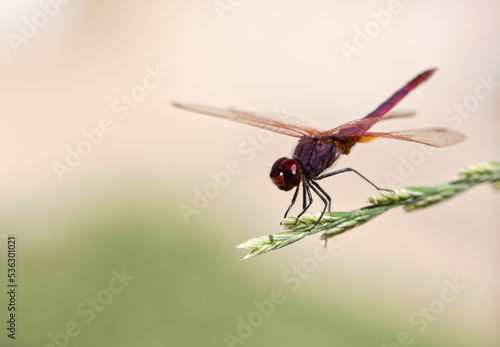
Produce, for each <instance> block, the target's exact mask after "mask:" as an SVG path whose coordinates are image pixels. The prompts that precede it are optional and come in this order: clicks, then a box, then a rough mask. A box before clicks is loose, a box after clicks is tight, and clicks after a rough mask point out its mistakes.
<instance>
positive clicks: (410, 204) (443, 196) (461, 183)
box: [236, 161, 500, 259]
mask: <svg viewBox="0 0 500 347" xmlns="http://www.w3.org/2000/svg"><path fill="white" fill-rule="evenodd" d="M485 182H490V183H492V186H493V188H494V189H500V163H497V162H491V161H490V162H485V163H480V164H476V165H470V166H467V167H465V168H463V169H462V170H460V172H459V173H458V174H457V175H456V177H455V180H454V181H452V182H449V183H443V184H440V185H437V186H433V187H407V188H401V189H396V190H395V191H384V192H381V193H378V194H375V195H373V196H371V197H369V198H368V202H369V203H370V204H371V205H369V206H365V207H362V208H359V209H357V210H353V211H349V212H325V214H324V215H323V217H322V218H321V220H320V221H319V222H318V218H319V217H320V215H321V214H320V213H305V214H303V215H302V216H301V217H300V218H299V219H298V220H297V218H296V217H288V218H286V219H284V220H283V222H282V224H283V226H284V229H285V231H284V232H281V233H276V234H271V235H267V236H261V237H258V238H255V239H251V240H248V241H247V242H244V243H242V244H240V245H238V246H236V247H237V248H245V249H248V250H250V253H249V254H247V255H246V256H245V258H243V259H248V258H251V257H255V256H257V255H260V254H263V253H267V252H269V251H272V250H276V249H279V248H282V247H285V246H288V245H289V244H291V243H294V242H296V241H299V240H301V239H303V238H304V237H306V236H308V235H312V234H315V233H318V232H320V231H324V233H323V235H321V239H323V240H326V239H329V238H331V237H333V236H335V235H338V234H342V233H343V232H346V231H347V230H350V229H352V228H355V227H357V226H359V225H361V224H364V223H366V222H368V221H369V220H371V219H373V218H375V217H377V216H379V215H381V214H382V213H384V212H386V211H387V210H390V209H391V208H394V207H398V206H404V209H405V210H406V211H415V210H418V209H421V208H425V207H428V206H431V205H434V204H437V203H440V202H442V201H445V200H447V199H449V198H451V197H453V196H455V195H457V194H459V193H461V192H463V191H465V190H467V189H469V188H471V187H473V186H475V185H476V184H480V183H485Z"/></svg>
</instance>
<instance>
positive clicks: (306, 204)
mask: <svg viewBox="0 0 500 347" xmlns="http://www.w3.org/2000/svg"><path fill="white" fill-rule="evenodd" d="M302 184H303V185H302V188H303V204H302V212H300V213H299V215H298V216H297V218H296V219H295V224H297V222H298V221H299V218H300V216H302V215H303V214H304V212H306V211H307V209H308V208H309V206H311V205H312V203H313V198H312V194H311V190H310V189H309V185H308V184H307V183H306V182H305V181H304V182H303V183H302ZM306 193H307V197H308V198H309V202H307V199H306Z"/></svg>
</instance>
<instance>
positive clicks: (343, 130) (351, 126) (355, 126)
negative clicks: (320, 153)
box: [317, 112, 415, 138]
mask: <svg viewBox="0 0 500 347" xmlns="http://www.w3.org/2000/svg"><path fill="white" fill-rule="evenodd" d="M414 115H415V112H391V113H388V114H386V115H384V116H382V117H380V118H361V119H356V120H353V121H350V122H347V123H344V124H342V125H340V126H338V127H336V128H333V129H330V130H327V131H324V132H322V133H321V134H319V135H318V136H317V137H318V138H327V137H332V136H333V137H342V136H359V135H363V134H364V133H365V132H366V131H367V130H368V129H369V128H370V127H371V126H373V125H374V124H375V123H377V122H380V121H382V120H390V119H398V118H407V117H412V116H414Z"/></svg>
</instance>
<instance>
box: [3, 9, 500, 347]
mask: <svg viewBox="0 0 500 347" xmlns="http://www.w3.org/2000/svg"><path fill="white" fill-rule="evenodd" d="M0 7H1V10H0V23H1V25H0V28H1V37H2V39H1V40H0V46H1V52H2V53H1V57H0V75H1V76H2V77H1V78H0V91H1V92H0V95H1V96H0V112H1V116H0V158H1V161H2V170H0V194H1V199H0V205H1V208H0V233H1V235H0V261H1V262H0V286H1V287H2V288H1V289H0V292H1V293H2V294H1V295H0V321H1V322H2V324H1V326H2V327H3V328H2V329H1V330H0V331H1V333H0V345H1V346H66V345H67V346H90V345H92V346H137V345H144V346H232V345H235V346H238V345H246V346H273V345H278V346H280V345H287V346H303V345H306V344H309V345H315V346H384V345H387V346H400V345H412V346H457V347H459V346H484V347H489V346H491V347H493V346H498V345H500V334H499V331H498V326H499V324H500V296H499V292H500V281H499V280H500V276H499V270H498V264H500V261H499V260H500V256H499V251H500V242H499V241H500V236H499V235H500V234H499V231H500V230H499V229H500V219H499V214H498V210H499V207H500V200H499V199H500V196H499V195H498V193H496V194H495V193H494V192H493V191H492V189H491V188H490V187H488V186H486V185H485V186H480V187H476V188H474V189H472V190H470V191H468V192H466V193H464V194H463V195H460V196H459V197H456V198H455V199H452V200H450V201H448V202H446V203H443V204H440V205H437V206H434V207H432V208H429V209H427V210H422V211H419V212H415V213H405V212H403V211H402V210H397V209H395V210H392V211H390V212H388V213H387V214H385V215H383V216H381V217H379V218H377V219H375V220H373V221H372V222H370V223H367V224H366V225H364V226H362V227H360V228H358V229H354V230H352V231H349V232H348V233H345V234H343V235H341V236H339V237H337V238H335V239H333V240H332V242H330V243H329V246H328V251H329V253H326V250H324V249H323V248H318V247H322V246H323V244H322V243H320V242H319V240H318V239H319V235H315V236H311V237H309V238H307V239H305V240H302V241H301V242H299V243H297V244H294V245H291V246H289V247H286V248H284V249H281V250H279V251H276V252H271V253H269V254H266V255H263V256H260V257H257V258H254V259H250V260H245V261H242V262H239V261H238V260H239V259H241V258H242V257H243V256H244V255H245V254H246V253H245V252H244V250H240V249H236V248H235V245H237V244H239V243H241V242H244V241H246V240H248V239H250V238H252V237H257V236H261V235H266V234H270V233H275V232H279V231H280V230H281V228H280V225H279V222H280V220H281V216H282V214H283V212H284V210H285V208H286V207H287V206H288V203H289V200H290V198H291V195H292V194H291V193H289V194H285V193H283V192H280V191H278V190H277V189H275V187H274V186H273V185H272V183H271V182H270V180H269V178H268V172H269V167H270V166H271V165H272V163H273V162H274V160H275V159H276V158H278V157H280V156H284V155H290V154H291V153H292V151H293V148H294V145H295V141H296V139H294V138H290V137H287V136H283V135H276V136H274V137H272V138H271V139H269V138H266V141H267V143H265V144H263V143H262V142H258V143H257V145H256V147H251V146H250V144H251V143H252V138H255V137H256V138H258V136H259V134H260V133H259V130H258V129H257V128H252V127H248V126H245V125H241V124H237V123H232V122H227V121H224V120H219V119H215V118H211V117H205V116H202V115H197V114H191V113H188V112H185V111H181V110H178V109H174V108H173V107H171V102H172V101H184V102H193V103H199V104H206V105H212V106H218V107H238V108H241V109H247V110H253V111H261V112H264V113H270V114H287V115H295V116H297V117H300V118H301V119H303V120H305V121H306V122H307V123H309V124H311V125H314V126H317V127H319V128H323V129H327V128H330V127H334V126H337V125H339V124H342V123H343V122H346V121H349V120H353V119H356V118H360V117H362V116H364V115H365V114H367V113H368V112H370V111H372V110H373V109H374V108H375V107H376V106H377V105H378V104H380V103H381V102H382V101H384V100H385V98H387V97H389V96H390V95H391V94H392V93H393V92H394V91H395V90H396V89H398V88H399V87H401V86H402V85H403V84H404V83H406V82H407V81H408V80H409V79H411V78H413V77H414V76H415V75H416V74H417V73H420V72H421V71H423V70H425V69H427V68H431V67H437V68H438V69H439V70H438V72H437V73H436V74H435V75H434V76H433V77H432V79H431V80H429V81H428V82H426V83H425V84H424V85H422V86H421V87H419V88H418V89H417V90H416V91H415V92H413V93H412V94H411V95H410V96H408V97H407V98H406V99H405V100H404V101H403V102H401V104H400V105H398V108H397V109H398V110H416V111H418V117H415V118H411V119H408V120H404V121H403V120H401V121H393V122H387V123H384V124H380V125H377V127H376V128H375V129H376V130H382V131H383V130H397V129H408V128H419V127H428V126H446V127H453V128H455V129H456V130H458V131H461V132H463V133H465V134H466V135H467V140H466V141H465V142H463V143H461V144H460V145H456V146H453V147H449V148H444V149H439V150H436V151H434V152H425V151H423V149H422V147H419V146H416V145H415V144H411V143H396V142H391V141H389V140H387V141H383V140H381V141H375V142H373V143H371V144H369V145H364V144H360V145H358V146H356V147H355V148H354V149H353V151H352V152H351V154H350V155H349V156H346V157H344V158H342V159H341V160H340V161H339V162H338V163H337V165H336V167H337V168H341V167H348V166H350V167H353V168H356V169H357V170H358V171H360V172H362V173H363V174H365V175H366V176H368V177H369V178H370V179H371V180H372V181H374V182H376V183H377V184H379V185H381V186H387V187H390V186H394V187H404V186H409V185H433V184H438V183H441V182H446V181H448V180H450V179H451V177H452V176H453V175H454V174H455V173H456V172H457V170H458V169H459V168H461V167H463V166H465V165H468V164H472V163H477V162H482V161H486V160H496V161H498V160H499V159H500V140H499V138H500V136H499V131H500V88H499V86H498V83H499V82H500V65H499V62H500V40H499V36H498V33H499V31H500V24H499V21H498V14H499V13H500V4H499V3H498V1H494V0H491V1H487V0H483V1H477V2H471V1H465V0H464V1H439V2H436V1H430V0H421V1H404V0H401V1H399V2H398V1H394V2H387V1H319V0H318V1H307V2H306V1H293V2H292V1H273V2H269V1H262V0H253V1H236V0H234V1H230V0H220V1H213V0H204V1H201V0H191V1H183V2H180V1H177V2H174V1H154V0H151V1H141V2H139V1H135V2H126V3H125V2H121V1H114V0H107V1H96V0H72V1H69V2H67V3H64V4H63V3H59V2H56V1H55V0H53V1H50V0H43V1H28V0H24V1H20V0H18V1H15V2H12V1H2V2H0ZM390 9H392V10H393V12H392V14H391V15H390V17H388V16H387V13H390V12H389V10H390ZM384 11H385V12H384ZM384 14H386V15H385V17H384ZM376 17H378V18H379V21H382V23H383V25H382V24H378V25H377V24H376V23H377V22H376ZM30 23H31V24H30ZM33 23H38V24H36V25H35V27H33ZM366 30H368V32H369V34H370V36H367V38H368V39H366V38H365V40H364V43H363V38H361V36H360V35H361V34H359V32H366ZM23 35H24V36H23ZM357 36H359V37H358V41H356V42H358V45H359V44H360V42H361V44H363V45H364V46H365V47H361V48H359V50H357V51H356V53H353V54H351V55H350V56H348V57H347V56H346V54H344V53H343V52H342V47H344V46H346V45H351V46H354V45H355V38H356V37H357ZM359 40H360V41H359ZM151 69H152V70H157V71H160V74H159V75H157V77H158V81H159V82H158V83H156V84H155V87H154V88H150V90H147V92H146V93H142V94H141V87H140V86H141V85H142V84H143V80H144V78H145V76H147V75H148V74H150V71H151ZM480 78H483V79H486V80H487V79H490V80H492V81H493V83H492V87H491V91H490V92H489V93H488V95H487V96H485V97H482V99H481V100H478V99H476V100H478V102H477V104H474V97H475V96H474V95H475V92H476V89H477V88H478V86H479V85H480V83H481V82H480ZM148 81H149V82H150V83H151V81H152V80H148ZM496 81H498V82H496ZM138 86H139V87H138ZM148 86H149V87H151V85H148ZM134 88H135V89H134ZM134 90H135V93H137V94H136V96H137V97H138V98H139V99H141V101H140V102H137V104H136V105H135V104H134V106H133V107H132V106H130V107H129V108H128V111H126V110H127V109H123V108H122V109H120V110H121V111H118V110H117V107H119V106H121V107H123V106H124V105H125V104H124V103H120V100H121V98H122V95H127V94H128V95H130V93H131V92H132V91H134ZM142 90H145V89H142ZM483 92H484V89H483ZM464 102H469V103H470V104H469V108H473V110H472V112H469V113H468V114H467V115H466V116H460V115H459V114H458V113H456V111H454V108H455V107H456V106H455V105H463V104H464ZM471 105H472V106H471ZM450 110H451V111H450ZM455 110H456V108H455ZM125 112H127V116H126V117H125ZM450 114H451V115H450ZM447 115H448V116H447ZM103 119H109V121H108V122H110V123H108V125H109V126H111V127H112V129H113V130H112V131H111V132H109V133H106V134H103V136H102V139H100V140H99V141H100V142H99V143H98V144H97V145H94V146H92V147H91V149H88V151H89V153H88V155H87V156H85V157H83V158H82V159H81V162H80V163H79V164H78V165H76V164H75V165H74V166H75V167H73V168H69V167H68V172H65V173H63V174H62V175H60V178H61V179H58V177H57V175H56V174H55V172H54V169H53V165H57V164H54V162H58V163H60V164H61V165H62V164H64V165H66V157H67V155H68V150H69V149H68V146H69V148H72V149H73V150H75V149H76V148H77V146H78V145H79V144H80V145H81V142H82V141H83V140H85V135H84V133H83V131H85V130H86V131H91V130H92V129H96V128H98V127H99V125H100V124H101V122H102V121H103ZM260 135H262V134H260ZM96 136H97V135H96ZM96 141H97V140H96ZM81 146H83V145H81ZM251 148H254V152H252V154H250V151H251ZM81 150H85V149H81ZM245 150H246V151H247V152H245ZM73 160H74V161H76V159H73ZM410 160H412V161H413V164H411V165H410V167H411V168H410V169H408V168H406V170H407V171H404V170H403V169H404V168H403V165H404V164H403V163H404V162H408V161H410ZM233 161H234V162H236V163H237V164H238V167H239V171H238V174H236V175H233V176H231V179H230V182H229V183H228V184H227V185H226V186H225V187H223V188H221V189H220V190H219V192H217V193H216V194H215V193H214V197H213V198H210V199H209V200H208V203H207V204H206V205H207V206H205V207H204V208H203V209H201V210H199V211H198V212H199V213H197V214H193V215H190V216H189V218H188V220H189V223H187V222H186V219H185V218H184V217H183V215H182V213H181V212H180V209H179V206H182V205H181V204H185V205H192V200H193V197H194V195H195V192H196V190H203V189H204V188H205V187H206V186H207V184H208V185H209V184H210V182H213V178H212V177H211V173H218V172H220V171H223V170H226V166H227V165H228V163H231V162H233ZM401 170H403V171H401ZM388 177H392V178H394V177H399V179H398V180H396V181H391V180H388ZM323 187H324V188H325V189H326V190H327V191H328V192H330V194H331V195H332V197H333V200H334V201H333V207H334V210H350V209H354V208H358V207H360V206H363V205H364V204H365V200H364V199H365V198H366V197H367V196H369V195H371V194H373V193H374V191H373V189H372V188H371V187H370V186H369V185H368V184H366V183H363V181H362V180H360V179H359V178H358V177H355V175H349V174H345V175H340V176H336V177H335V178H332V179H330V180H328V181H326V182H324V183H323ZM320 208H322V206H321V204H319V203H317V204H315V205H314V208H313V210H319V209H320ZM299 211H300V209H299V208H298V207H297V208H295V209H294V210H293V212H294V213H297V212H299ZM8 235H16V236H17V238H18V250H17V252H18V253H17V256H18V273H17V275H18V283H19V287H18V298H17V300H18V306H17V309H18V311H17V314H18V316H17V319H18V321H17V323H18V326H17V338H16V340H15V341H13V340H11V339H9V338H7V336H6V335H7V331H6V321H7V320H8V311H7V303H8V296H7V295H6V294H4V293H5V292H6V290H7V289H6V279H7V276H6V269H7V266H6V264H7V261H6V238H7V236H8ZM123 271H125V273H126V274H127V276H129V277H127V278H128V280H125V282H124V283H126V285H123V286H121V287H120V285H119V284H118V282H116V280H113V278H116V273H117V272H118V273H121V272H123ZM447 280H448V281H451V282H453V281H458V283H460V284H461V285H462V286H464V288H465V287H466V289H463V290H461V291H458V296H456V299H455V300H454V301H453V302H451V303H447V304H445V305H442V302H443V301H442V300H443V299H441V293H442V291H443V290H444V288H446V284H445V283H446V281H447ZM110 288H111V289H113V290H114V292H115V293H112V292H111V289H110ZM117 288H118V289H121V290H117ZM277 293H278V294H281V295H282V296H281V299H280V300H279V303H276V304H274V305H273V306H272V307H270V306H269V301H267V300H270V298H276V295H277ZM273 295H274V296H273ZM93 298H94V299H93ZM92 300H94V301H92ZM92 302H94V304H93V305H94V306H92V304H91V303H92ZM255 302H257V306H258V305H259V303H260V305H264V307H267V311H266V312H265V313H266V315H263V314H261V313H259V310H258V308H257V306H256V303H255ZM266 304H267V306H266ZM429 305H431V308H430V309H431V312H432V310H434V312H435V311H436V310H438V311H439V314H436V315H432V316H431V317H430V318H428V319H425V321H426V322H427V323H426V324H423V323H420V324H419V325H416V324H415V322H414V323H413V324H412V323H411V321H410V320H409V319H410V317H412V316H413V317H414V318H415V316H414V315H415V314H417V315H418V319H423V318H422V317H423V316H422V315H420V313H418V312H422V310H423V309H425V308H429ZM84 311H85V312H86V313H83V312H84ZM242 322H243V323H242ZM249 322H250V323H252V324H253V327H252V326H246V327H245V324H248V323H249ZM68 324H69V325H68ZM421 324H423V325H421ZM424 326H425V329H424V328H423V327H424ZM65 329H66V330H65ZM70 335H71V336H70ZM398 337H399V338H400V341H399V342H398Z"/></svg>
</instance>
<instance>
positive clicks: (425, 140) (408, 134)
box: [359, 128, 465, 147]
mask: <svg viewBox="0 0 500 347" xmlns="http://www.w3.org/2000/svg"><path fill="white" fill-rule="evenodd" d="M377 138H386V139H394V140H402V141H409V142H417V143H422V144H424V145H429V146H433V147H446V146H451V145H454V144H457V143H459V142H461V141H463V140H464V139H465V135H463V134H461V133H459V132H456V131H454V130H450V129H446V128H425V129H414V130H403V131H394V132H390V133H375V132H367V133H364V134H363V136H361V137H360V139H359V142H370V141H372V140H375V139H377Z"/></svg>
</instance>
